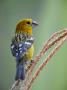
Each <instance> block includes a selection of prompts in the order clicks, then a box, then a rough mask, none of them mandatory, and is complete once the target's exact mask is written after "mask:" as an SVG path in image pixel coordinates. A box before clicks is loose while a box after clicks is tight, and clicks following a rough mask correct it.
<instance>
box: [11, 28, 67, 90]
mask: <svg viewBox="0 0 67 90" xmlns="http://www.w3.org/2000/svg"><path fill="white" fill-rule="evenodd" d="M58 35H59V36H58ZM66 36H67V29H64V30H62V31H58V32H56V33H54V34H53V35H52V36H51V37H50V38H49V39H48V41H47V42H46V43H45V45H44V46H43V48H42V50H41V51H40V53H39V54H38V55H37V56H36V57H35V59H34V61H35V63H34V64H32V66H31V67H30V69H29V70H28V72H27V77H26V79H25V80H24V84H25V87H26V86H27V89H24V90H29V88H30V86H31V84H32V83H33V81H34V80H35V79H36V77H37V75H38V74H39V73H40V71H37V72H38V73H35V75H34V76H33V77H32V79H31V81H30V82H29V84H28V81H29V77H30V75H31V73H32V71H33V69H34V67H35V66H36V64H37V62H38V61H39V60H40V58H41V57H42V56H43V55H44V54H45V53H46V52H47V50H48V49H49V48H51V47H52V46H53V45H55V44H56V43H58V42H59V41H61V40H62V39H63V38H64V37H66ZM54 39H55V40H54ZM52 40H53V41H52ZM46 63H47V62H46ZM43 67H44V66H43ZM43 67H41V68H40V69H42V68H43ZM16 86H17V82H15V83H14V84H13V86H12V88H11V89H10V90H14V89H15V87H16Z"/></svg>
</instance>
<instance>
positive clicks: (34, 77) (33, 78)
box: [25, 36, 67, 90]
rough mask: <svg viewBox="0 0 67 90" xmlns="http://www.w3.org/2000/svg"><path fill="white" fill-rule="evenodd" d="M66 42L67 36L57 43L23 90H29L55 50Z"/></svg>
mask: <svg viewBox="0 0 67 90" xmlns="http://www.w3.org/2000/svg"><path fill="white" fill-rule="evenodd" d="M66 40H67V36H66V37H65V38H64V39H63V40H62V41H60V42H59V44H58V45H57V46H56V47H55V48H54V49H53V51H51V53H50V54H49V55H48V56H47V58H46V59H45V60H44V62H43V63H42V64H41V65H40V66H39V68H38V69H37V70H36V72H35V74H34V76H33V77H32V79H31V80H30V82H29V83H28V86H27V88H26V89H25V90H29V88H30V87H31V85H32V83H33V82H34V80H35V79H36V77H37V76H38V75H39V73H40V71H42V69H43V68H44V67H45V66H46V64H47V63H48V61H49V60H50V59H51V58H52V56H53V55H54V54H55V53H56V52H57V50H58V49H59V48H60V47H61V46H62V45H63V43H64V42H65V41H66Z"/></svg>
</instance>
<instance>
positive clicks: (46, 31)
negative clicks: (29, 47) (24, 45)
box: [0, 0, 67, 90]
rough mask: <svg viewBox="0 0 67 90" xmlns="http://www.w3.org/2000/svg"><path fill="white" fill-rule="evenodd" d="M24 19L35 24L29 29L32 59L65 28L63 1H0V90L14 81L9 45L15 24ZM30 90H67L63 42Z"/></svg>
mask: <svg viewBox="0 0 67 90" xmlns="http://www.w3.org/2000/svg"><path fill="white" fill-rule="evenodd" d="M24 18H32V19H33V20H36V21H37V22H38V23H39V26H38V27H37V28H34V30H33V34H34V37H35V54H34V57H35V55H36V54H37V53H39V51H40V49H41V48H42V46H43V44H44V42H45V41H46V40H47V39H48V38H49V37H50V36H51V35H52V34H53V33H54V32H56V31H59V30H61V29H63V28H66V27H67V0H0V90H9V87H10V86H11V85H12V84H13V82H14V77H15V60H14V58H13V57H12V55H11V51H10V44H11V38H12V36H13V35H14V31H15V27H16V24H17V22H18V21H19V20H21V19H24ZM43 60H44V58H42V61H43ZM42 61H40V62H39V64H40V63H42ZM39 64H38V65H39ZM31 90H67V43H65V44H64V45H63V46H62V48H61V49H60V50H59V51H58V52H57V53H56V54H55V56H54V57H53V58H52V59H51V61H50V62H49V63H48V64H47V66H46V68H44V69H43V70H42V72H41V73H40V75H39V76H38V78H37V79H36V80H35V82H34V83H33V85H32V87H31Z"/></svg>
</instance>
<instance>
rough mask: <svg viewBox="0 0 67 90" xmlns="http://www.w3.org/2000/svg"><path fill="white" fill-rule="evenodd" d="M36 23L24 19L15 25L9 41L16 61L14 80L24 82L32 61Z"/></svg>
mask: <svg viewBox="0 0 67 90" xmlns="http://www.w3.org/2000/svg"><path fill="white" fill-rule="evenodd" d="M37 25H38V23H37V22H36V21H34V20H33V19H30V18H28V19H27V18H26V19H23V20H21V21H19V22H18V24H17V25H16V30H15V35H14V36H13V37H12V41H11V53H12V55H13V56H14V57H15V59H16V76H15V80H16V81H17V80H25V72H26V70H27V69H28V67H29V66H30V65H31V63H32V62H34V61H33V59H32V58H33V54H34V37H33V30H32V29H33V28H34V27H35V26H37Z"/></svg>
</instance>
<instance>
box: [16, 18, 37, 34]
mask: <svg viewBox="0 0 67 90" xmlns="http://www.w3.org/2000/svg"><path fill="white" fill-rule="evenodd" d="M33 25H34V26H36V25H38V24H37V22H36V21H33V20H32V19H24V20H22V21H20V22H19V23H18V24H17V26H16V32H15V33H16V34H17V33H21V34H22V33H24V34H28V35H32V26H33Z"/></svg>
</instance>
